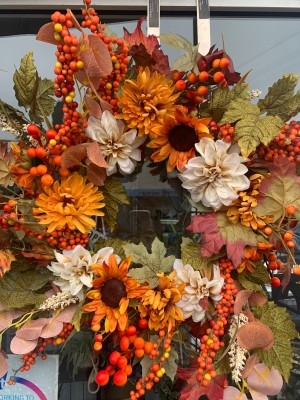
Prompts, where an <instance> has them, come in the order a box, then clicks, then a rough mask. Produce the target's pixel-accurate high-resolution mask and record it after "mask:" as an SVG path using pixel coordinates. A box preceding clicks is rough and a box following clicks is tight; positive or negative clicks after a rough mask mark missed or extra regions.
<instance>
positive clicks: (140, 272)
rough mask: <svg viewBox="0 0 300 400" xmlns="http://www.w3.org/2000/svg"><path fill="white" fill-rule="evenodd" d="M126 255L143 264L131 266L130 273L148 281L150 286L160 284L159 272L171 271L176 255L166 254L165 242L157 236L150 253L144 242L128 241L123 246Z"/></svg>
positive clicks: (139, 279) (142, 280)
mask: <svg viewBox="0 0 300 400" xmlns="http://www.w3.org/2000/svg"><path fill="white" fill-rule="evenodd" d="M123 248H124V251H125V255H126V257H128V256H131V257H132V262H133V263H135V264H139V265H141V267H140V268H130V270H129V273H128V275H129V276H131V277H133V278H135V279H137V280H138V281H139V282H141V283H144V282H148V283H149V286H150V288H154V287H156V286H157V284H158V276H157V274H158V273H161V272H164V273H169V272H170V271H171V269H172V267H173V264H174V261H175V257H174V256H168V257H165V255H166V252H167V250H166V248H165V245H164V244H163V242H161V241H160V240H159V239H157V238H155V239H154V241H153V242H152V245H151V253H148V250H147V248H146V246H145V245H144V244H143V243H139V244H133V243H128V244H125V245H124V246H123Z"/></svg>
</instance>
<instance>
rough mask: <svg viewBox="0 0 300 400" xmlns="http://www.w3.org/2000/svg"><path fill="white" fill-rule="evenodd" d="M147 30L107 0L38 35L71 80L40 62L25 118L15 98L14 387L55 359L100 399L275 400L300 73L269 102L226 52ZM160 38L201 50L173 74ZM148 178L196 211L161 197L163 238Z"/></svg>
mask: <svg viewBox="0 0 300 400" xmlns="http://www.w3.org/2000/svg"><path fill="white" fill-rule="evenodd" d="M143 21H144V19H143V18H141V19H140V20H139V21H138V22H137V26H136V28H135V30H134V31H133V32H129V31H128V30H127V29H124V36H123V37H117V36H116V35H115V34H114V33H113V32H112V31H111V30H110V29H109V27H107V26H106V25H105V24H103V23H102V21H101V20H100V17H99V15H98V14H97V12H96V10H95V9H94V8H93V6H92V5H91V1H90V0H84V1H83V5H82V10H81V14H80V16H78V17H75V15H74V14H73V13H72V11H71V10H66V11H65V12H64V13H63V12H60V11H55V12H54V13H53V14H52V15H51V16H50V20H49V22H48V23H46V24H45V25H44V26H42V27H41V28H40V30H39V32H38V33H37V40H40V41H43V42H45V44H44V46H45V49H46V50H45V51H49V52H53V65H54V68H53V74H54V75H53V79H49V78H44V77H40V75H39V73H38V71H37V69H36V67H35V62H34V57H39V56H40V55H38V54H35V55H34V54H33V53H32V52H29V53H28V54H26V55H25V56H24V57H23V58H22V59H21V61H20V65H19V66H18V67H17V68H16V70H15V73H14V76H13V83H14V91H15V97H16V99H17V102H18V105H19V107H18V108H14V107H12V106H11V105H9V104H7V103H6V102H5V98H3V99H2V100H0V127H1V129H2V130H3V131H6V132H9V133H11V134H13V135H14V140H12V141H10V142H7V143H5V142H2V143H1V144H0V228H1V229H0V338H1V339H2V337H3V335H5V334H6V333H7V331H9V332H10V334H11V336H12V340H11V343H10V345H9V348H8V349H6V351H7V352H11V353H14V354H18V355H20V368H19V369H18V370H17V371H15V375H14V376H12V377H10V379H9V381H8V383H9V384H12V385H13V384H14V382H15V377H16V375H18V374H22V372H23V371H27V370H29V369H30V368H36V366H34V365H33V364H35V363H36V364H39V363H41V362H43V359H45V358H46V357H47V353H48V352H49V351H51V352H53V349H55V350H54V351H57V352H61V357H62V359H65V360H66V363H67V366H68V368H69V369H72V372H73V374H74V376H75V375H76V373H77V372H78V370H79V369H80V368H82V367H85V368H88V369H89V371H90V378H89V383H90V384H92V385H91V386H92V387H90V390H91V391H92V392H95V391H97V390H99V389H100V388H102V387H103V388H104V389H105V388H106V387H108V386H110V385H113V387H115V388H116V387H123V386H124V387H128V383H129V382H130V383H131V388H130V389H129V390H128V393H127V395H126V397H127V398H130V400H136V399H138V398H140V397H142V396H143V395H144V394H145V392H147V391H152V392H153V393H156V394H157V396H159V398H161V399H166V400H167V399H176V398H178V399H179V400H185V399H195V400H196V399H198V398H200V397H201V396H206V398H208V399H209V400H218V399H220V400H221V399H224V400H229V399H230V400H234V399H250V398H251V399H253V400H255V399H258V398H259V399H267V398H268V396H274V395H276V394H278V393H279V392H280V391H281V389H282V386H283V383H284V382H286V383H288V382H289V378H290V373H291V370H292V367H293V349H292V344H291V341H292V339H294V338H296V337H297V336H298V333H297V331H296V328H295V325H294V323H293V322H292V320H291V317H290V315H289V313H288V312H287V311H286V309H285V308H283V307H280V306H278V305H276V304H275V303H274V302H273V301H271V296H272V287H279V286H280V287H281V289H282V290H283V289H285V288H286V287H287V286H288V284H289V280H290V278H291V276H292V274H296V273H299V266H298V265H297V258H296V256H297V251H298V250H299V249H298V236H297V224H298V221H299V219H300V200H299V199H300V194H299V193H300V190H299V176H298V169H299V165H298V164H299V162H300V145H299V140H300V124H299V123H298V122H297V121H294V120H291V118H293V117H294V116H296V115H297V114H298V112H299V110H300V97H299V92H297V91H296V86H297V83H298V78H299V77H298V75H297V74H293V73H290V74H286V75H284V76H282V77H279V79H278V81H277V82H275V83H273V84H271V85H270V87H269V89H268V92H267V93H266V95H265V96H264V97H263V96H262V95H261V93H260V92H259V90H258V89H259V88H255V89H252V88H250V86H249V84H248V83H247V79H248V76H249V74H250V73H251V72H248V71H243V75H241V74H240V73H239V72H237V71H235V68H234V62H233V60H232V59H231V58H230V56H229V55H228V54H227V53H226V51H225V49H218V48H216V46H213V47H212V48H211V49H210V50H209V52H208V54H199V52H198V46H195V45H193V44H191V43H190V42H189V41H188V40H187V39H185V38H184V37H183V36H180V35H178V34H175V33H170V34H167V35H161V36H160V38H157V37H155V36H153V35H149V36H147V35H145V34H144V32H143V29H142V25H143ZM159 39H160V40H161V42H164V43H165V44H166V45H168V46H170V47H175V48H176V49H180V50H181V52H182V53H183V54H182V55H181V56H180V57H179V58H178V59H177V60H176V61H175V62H174V64H173V65H170V63H169V59H168V55H167V54H166V52H165V51H164V50H163V49H162V47H161V46H160V42H159ZM254 68H255V66H254ZM2 97H3V94H2ZM257 98H258V99H257ZM147 174H148V176H150V174H151V175H152V176H153V177H154V178H155V179H157V185H161V184H163V185H167V184H169V185H170V186H169V188H171V190H172V191H173V193H175V197H176V196H177V197H176V198H177V199H178V202H179V203H180V204H181V205H180V208H179V210H177V213H176V215H175V216H174V215H172V216H170V215H167V216H165V215H164V212H163V210H160V205H159V204H157V205H156V201H158V200H156V199H155V198H154V200H151V201H152V203H151V201H150V204H152V206H151V207H152V209H153V208H154V209H155V210H156V215H151V218H152V220H153V221H154V222H155V223H156V224H157V225H159V226H160V229H158V230H157V234H156V235H153V232H152V233H151V232H150V231H151V230H150V227H149V224H150V222H149V221H150V219H151V218H150V219H149V220H147V218H146V217H142V218H141V219H140V220H139V221H142V222H140V223H139V224H140V226H137V225H139V224H135V221H137V220H138V216H137V215H138V212H139V211H145V210H143V209H138V207H137V204H136V203H135V200H133V199H132V195H130V193H129V192H127V190H126V187H127V184H128V183H129V184H132V185H133V187H135V189H138V182H139V179H142V180H143V179H147ZM145 176H146V177H145ZM151 179H153V178H151ZM148 204H149V203H148ZM153 204H154V207H153ZM174 204H175V201H174ZM174 207H175V205H174ZM175 208H176V207H175ZM129 211H130V212H129ZM131 211H133V213H131ZM142 215H144V214H142ZM149 215H150V213H149V214H147V217H149ZM153 221H152V222H153ZM134 225H135V229H136V231H135V232H130V229H129V228H130V226H131V227H132V226H134ZM163 226H168V227H169V228H170V230H171V232H170V231H169V232H168V231H167V229H166V228H164V229H165V231H164V230H163V229H162V227H163ZM124 227H125V228H124ZM138 229H139V231H141V232H142V234H139V235H138V234H137V230H138ZM8 368H9V366H8V362H7V359H6V355H5V352H4V349H3V350H2V351H1V352H0V376H4V375H5V374H6V372H7V370H8ZM101 390H102V389H101Z"/></svg>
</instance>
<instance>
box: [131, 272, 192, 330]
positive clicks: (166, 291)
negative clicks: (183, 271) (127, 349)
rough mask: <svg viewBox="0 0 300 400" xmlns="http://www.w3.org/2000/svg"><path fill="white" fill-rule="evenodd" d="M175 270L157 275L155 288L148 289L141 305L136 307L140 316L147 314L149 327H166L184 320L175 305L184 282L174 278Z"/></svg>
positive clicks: (182, 290)
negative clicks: (166, 274)
mask: <svg viewBox="0 0 300 400" xmlns="http://www.w3.org/2000/svg"><path fill="white" fill-rule="evenodd" d="M175 274H176V272H175V271H173V272H172V273H171V274H170V275H168V276H164V274H158V275H159V284H158V286H157V288H155V289H149V290H147V291H146V293H145V294H144V296H143V298H142V300H141V303H142V304H141V305H140V306H139V307H138V309H139V312H140V314H141V317H145V316H148V315H149V328H150V329H155V330H159V329H163V328H166V327H167V328H168V330H169V331H170V330H171V329H172V326H173V324H175V323H176V322H181V321H184V316H183V312H182V310H181V309H180V308H179V307H178V306H177V305H176V303H178V302H179V300H180V299H181V297H182V295H183V292H184V288H185V283H181V281H178V280H177V279H174V277H175Z"/></svg>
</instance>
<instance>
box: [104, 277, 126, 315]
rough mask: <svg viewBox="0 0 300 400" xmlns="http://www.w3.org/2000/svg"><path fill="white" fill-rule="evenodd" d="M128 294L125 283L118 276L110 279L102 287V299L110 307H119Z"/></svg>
mask: <svg viewBox="0 0 300 400" xmlns="http://www.w3.org/2000/svg"><path fill="white" fill-rule="evenodd" d="M126 294H127V293H126V287H125V285H124V283H123V282H122V281H120V279H117V278H112V279H109V280H108V281H106V282H105V283H104V285H103V286H102V288H101V299H102V301H103V303H105V304H106V305H107V306H108V307H110V308H118V307H119V304H120V300H121V299H122V298H123V297H125V296H126Z"/></svg>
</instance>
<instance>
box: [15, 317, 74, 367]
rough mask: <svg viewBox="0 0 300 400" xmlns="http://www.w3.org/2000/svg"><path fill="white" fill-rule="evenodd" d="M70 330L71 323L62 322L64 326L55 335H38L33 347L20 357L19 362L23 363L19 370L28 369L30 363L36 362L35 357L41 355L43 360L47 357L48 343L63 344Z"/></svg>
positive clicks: (71, 329) (71, 327)
mask: <svg viewBox="0 0 300 400" xmlns="http://www.w3.org/2000/svg"><path fill="white" fill-rule="evenodd" d="M72 331H73V325H72V324H68V323H65V322H64V327H63V329H62V331H61V332H60V333H59V334H58V335H57V336H55V337H53V338H48V339H43V338H41V337H40V338H39V340H38V344H37V346H36V347H35V349H34V350H32V351H31V352H29V353H27V354H24V356H23V357H22V358H21V362H22V363H23V364H22V365H21V367H20V368H19V371H20V372H24V371H29V370H30V367H31V365H34V364H35V363H36V358H37V357H41V359H42V360H45V359H46V358H47V355H46V354H45V350H46V347H47V346H50V345H52V346H53V345H54V346H60V345H61V344H64V343H65V342H66V340H67V338H68V337H69V336H70V334H71V332H72Z"/></svg>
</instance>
